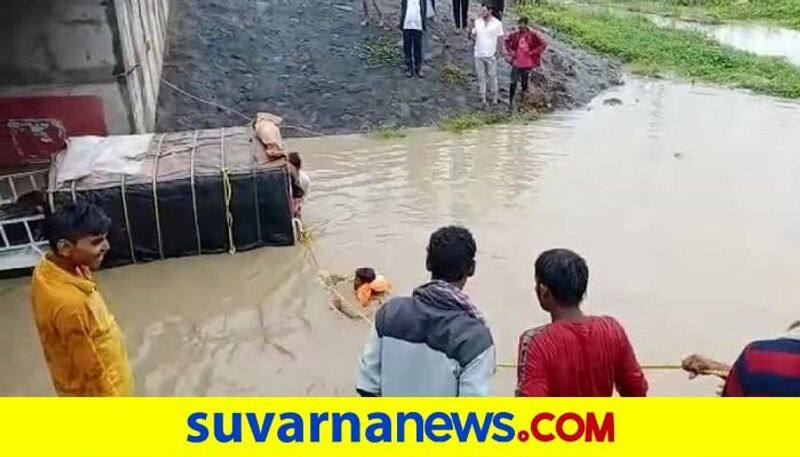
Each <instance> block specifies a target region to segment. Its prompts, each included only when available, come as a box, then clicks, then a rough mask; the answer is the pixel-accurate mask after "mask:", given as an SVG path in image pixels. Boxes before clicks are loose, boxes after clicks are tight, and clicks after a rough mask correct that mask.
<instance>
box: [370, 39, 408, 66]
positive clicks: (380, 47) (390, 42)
mask: <svg viewBox="0 0 800 457" xmlns="http://www.w3.org/2000/svg"><path fill="white" fill-rule="evenodd" d="M396 41H397V40H396V39H395V38H392V37H388V36H379V37H375V38H374V39H370V40H369V41H367V42H366V43H364V45H363V46H362V47H361V51H362V53H363V55H364V59H365V60H366V61H367V63H368V64H369V65H373V66H383V67H390V68H392V67H399V66H401V65H402V64H403V55H402V53H401V52H400V49H399V48H398V47H397V43H396Z"/></svg>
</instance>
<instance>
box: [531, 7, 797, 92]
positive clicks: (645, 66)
mask: <svg viewBox="0 0 800 457" xmlns="http://www.w3.org/2000/svg"><path fill="white" fill-rule="evenodd" d="M520 13H521V14H526V15H527V16H529V17H531V18H533V20H535V21H536V22H537V23H539V24H542V25H545V26H548V27H550V28H552V29H554V30H556V31H558V32H561V33H564V34H566V35H568V36H570V37H571V38H572V39H573V40H574V41H575V42H577V43H578V44H579V45H582V46H586V47H589V48H593V49H595V50H597V51H599V52H601V53H605V54H610V55H612V56H615V57H617V58H619V59H620V60H622V61H623V62H625V63H627V64H630V65H631V67H632V68H633V70H634V71H636V72H639V73H644V74H648V75H652V76H655V75H663V74H671V73H673V74H676V75H678V76H683V77H687V78H696V79H698V80H702V81H707V82H711V83H716V84H724V85H728V86H734V87H741V88H745V89H751V90H753V91H756V92H760V93H764V94H769V95H777V96H782V97H788V98H800V68H798V67H795V66H793V65H792V64H790V63H789V62H788V61H786V60H785V59H781V58H776V57H763V56H756V55H754V54H751V53H748V52H744V51H738V50H734V49H733V48H730V47H727V46H724V45H721V44H719V43H717V42H716V41H714V40H712V39H711V38H708V37H706V36H704V35H702V34H700V33H698V32H693V31H687V30H677V29H672V28H662V27H659V26H657V25H655V24H653V23H652V22H650V21H649V20H647V19H645V18H640V17H635V16H623V15H615V14H613V13H608V12H594V11H590V10H587V9H585V8H580V7H567V6H557V5H553V4H541V5H532V6H523V7H520Z"/></svg>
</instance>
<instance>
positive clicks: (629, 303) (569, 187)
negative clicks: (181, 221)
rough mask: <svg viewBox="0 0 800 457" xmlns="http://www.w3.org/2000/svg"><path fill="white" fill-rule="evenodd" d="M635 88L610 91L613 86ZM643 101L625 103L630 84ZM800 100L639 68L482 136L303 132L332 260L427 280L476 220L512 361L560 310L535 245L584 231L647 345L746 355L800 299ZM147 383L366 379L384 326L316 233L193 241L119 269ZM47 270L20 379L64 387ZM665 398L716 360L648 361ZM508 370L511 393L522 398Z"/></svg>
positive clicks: (9, 291) (0, 385) (308, 384)
mask: <svg viewBox="0 0 800 457" xmlns="http://www.w3.org/2000/svg"><path fill="white" fill-rule="evenodd" d="M612 97H613V98H616V99H618V100H613V103H612V101H611V100H610V99H611V98H612ZM618 101H621V104H620V103H618ZM797 125H800V106H798V105H797V104H793V103H789V102H783V101H778V100H774V99H770V98H766V97H760V96H754V95H750V94H747V93H744V92H737V91H724V90H720V89H714V88H708V87H703V86H690V85H684V84H676V83H672V82H668V81H649V80H641V79H632V80H630V81H628V83H627V84H626V85H624V86H621V87H618V88H615V89H614V90H612V91H610V92H608V93H606V94H604V95H603V96H602V97H600V98H599V99H597V100H595V101H594V102H593V103H592V104H591V105H590V107H588V108H587V109H584V110H579V111H574V112H569V113H560V114H555V115H551V116H548V117H547V118H545V119H543V120H541V121H539V122H537V123H535V124H533V125H529V126H502V127H497V128H492V129H486V130H480V131H475V132H471V133H467V134H465V135H452V134H449V133H444V132H439V131H434V130H417V131H412V132H411V133H410V134H409V136H408V137H407V138H403V139H397V140H388V141H381V140H372V139H368V138H364V137H361V136H342V137H328V138H318V139H305V140H295V141H292V146H293V147H295V148H296V149H298V150H300V151H302V152H303V154H304V156H305V162H306V167H307V168H308V169H309V171H310V173H311V176H312V179H313V183H312V191H311V199H310V201H309V202H308V205H307V206H306V208H305V210H304V211H305V218H306V220H307V225H311V226H315V227H316V229H315V232H316V235H317V236H316V240H315V241H314V246H315V250H316V251H317V253H318V255H319V259H320V262H321V264H322V265H323V266H324V268H325V269H327V270H329V271H332V272H337V273H341V274H347V273H349V272H351V271H352V270H353V269H354V268H355V267H358V266H364V265H369V266H374V267H375V268H377V269H378V270H380V271H381V272H383V273H385V274H386V275H388V276H389V277H390V278H391V279H392V281H393V282H394V285H395V290H396V291H397V292H400V293H406V292H409V291H410V290H411V288H412V287H414V286H415V285H416V284H418V283H420V282H422V281H424V280H425V279H426V275H425V270H424V254H425V253H424V248H425V245H426V241H427V237H428V235H429V234H430V232H431V231H432V230H434V229H435V228H437V227H438V226H440V225H442V224H448V223H453V222H456V223H461V224H464V225H466V226H468V227H469V228H470V229H472V230H473V232H474V233H475V236H476V239H477V242H478V247H479V255H478V260H477V262H478V265H477V274H476V277H475V278H474V280H473V281H472V282H471V283H469V284H468V286H467V292H468V293H469V294H471V295H472V296H473V298H474V299H475V301H476V303H477V304H478V305H479V306H480V307H481V308H482V309H483V310H484V312H485V313H486V315H487V318H488V320H489V323H490V326H491V328H492V330H493V333H494V338H495V341H496V344H497V348H498V358H499V360H500V361H502V362H514V361H515V357H516V341H517V336H518V334H519V333H520V332H521V331H522V330H523V329H525V328H527V327H530V326H534V325H539V324H542V323H544V322H545V321H546V316H545V314H543V313H542V312H541V311H540V310H539V309H538V306H537V305H536V304H535V303H534V297H533V293H532V264H533V259H534V258H535V256H536V254H537V253H539V252H540V251H542V250H543V249H546V248H550V247H555V246H559V247H570V248H573V249H575V250H576V251H578V252H579V253H581V254H583V255H584V256H585V257H586V259H587V260H588V263H589V267H590V284H589V293H588V299H587V303H586V304H585V308H586V310H587V311H588V312H590V313H607V314H611V315H614V316H616V317H617V318H619V319H620V320H621V321H622V322H623V324H624V325H625V326H626V327H627V329H628V331H629V334H630V336H631V339H632V341H633V344H634V346H635V348H636V350H637V353H638V356H639V359H640V361H641V362H642V363H643V364H662V363H677V362H678V361H679V360H680V358H681V357H682V356H684V355H686V354H688V353H690V352H693V351H701V352H704V353H706V354H708V355H711V356H715V357H718V358H720V359H722V360H732V359H733V358H734V357H735V356H736V355H737V354H738V352H739V351H740V350H741V348H742V346H743V345H744V344H745V343H747V342H748V341H749V340H751V339H754V338H761V337H771V336H774V335H776V334H778V333H779V332H781V331H782V330H784V328H785V327H786V326H787V325H788V324H789V323H790V322H791V321H793V320H796V319H798V317H799V316H798V311H799V310H800V286H798V283H797V275H796V263H797V262H796V258H795V256H794V253H795V252H797V250H798V249H800V199H799V198H798V195H800V154H798V153H797V152H798V151H797V145H798V144H800V129H798V128H797ZM100 281H101V287H102V289H103V291H104V293H105V295H106V298H107V301H108V303H109V304H110V306H111V307H112V309H113V311H114V312H115V313H116V315H117V318H118V320H119V322H120V324H121V325H122V327H123V329H124V331H125V332H126V335H127V339H128V344H129V351H130V354H131V358H132V359H133V363H134V371H135V375H136V383H137V385H136V391H137V393H138V394H140V395H353V394H354V390H353V383H354V376H355V370H356V366H357V357H358V354H359V351H360V349H361V346H362V344H363V342H364V340H365V338H366V336H367V331H368V327H367V326H366V325H365V324H364V323H363V322H362V321H358V320H350V319H348V318H345V317H342V316H341V315H339V314H337V313H335V312H333V311H332V310H331V308H330V307H329V303H330V301H331V298H330V296H329V295H328V294H327V293H326V292H325V291H324V290H323V289H322V288H321V287H320V284H319V282H318V280H317V271H316V269H315V268H314V267H313V266H312V263H311V262H310V259H309V252H308V251H307V250H306V249H305V248H303V247H294V248H279V249H275V248H266V249H260V250H256V251H251V252H246V253H241V254H237V255H235V256H228V255H217V256H206V257H199V258H184V259H173V260H167V261H162V262H155V263H151V264H144V265H134V266H129V267H123V268H118V269H113V270H107V271H103V272H101V273H100ZM27 282H28V280H27V279H26V278H21V279H13V280H4V281H0V303H2V306H0V345H2V347H3V348H4V349H3V352H2V355H0V363H2V365H3V366H5V367H7V369H6V370H3V371H2V373H0V394H2V395H50V394H52V392H53V391H52V387H51V386H50V383H49V379H48V374H47V370H46V367H45V364H44V362H43V359H42V354H41V350H40V347H39V342H38V341H37V338H36V334H35V330H34V324H33V320H32V318H31V313H30V309H29V304H28V294H29V289H28V286H27ZM647 374H648V378H649V380H650V383H651V394H652V395H713V393H714V391H715V387H716V385H715V382H714V381H713V380H710V379H706V380H696V381H692V382H689V381H688V380H686V379H685V376H684V375H683V374H681V373H677V372H658V371H648V372H647ZM514 376H515V375H514V372H513V370H509V369H502V368H501V369H499V370H498V375H497V376H496V389H495V391H496V393H497V394H499V395H512V394H513V383H514Z"/></svg>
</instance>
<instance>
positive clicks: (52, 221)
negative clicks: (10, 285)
mask: <svg viewBox="0 0 800 457" xmlns="http://www.w3.org/2000/svg"><path fill="white" fill-rule="evenodd" d="M110 227H111V220H110V219H109V218H108V216H106V215H105V214H104V213H103V212H102V211H101V210H100V209H99V208H98V207H97V206H94V205H92V204H88V203H83V202H81V203H77V204H73V205H69V206H67V207H65V208H63V209H62V210H61V211H60V212H58V213H56V214H53V215H51V216H50V217H49V218H48V219H47V221H46V225H45V230H46V233H47V238H48V240H49V242H50V248H51V250H52V252H50V253H48V254H47V255H46V256H45V257H44V258H43V259H42V260H41V261H40V262H39V264H38V265H37V266H36V269H35V270H34V271H33V280H32V291H31V302H32V305H33V314H34V317H35V319H36V329H37V331H38V332H39V339H40V340H41V342H42V349H43V350H44V358H45V360H46V361H47V365H48V367H49V369H50V375H51V377H52V379H53V385H54V386H55V389H56V392H57V393H58V395H60V396H124V395H130V394H131V393H132V390H133V375H132V373H131V369H130V366H129V364H128V355H127V352H126V349H125V340H124V337H123V335H122V332H121V331H120V329H119V326H118V325H117V322H116V320H115V319H114V316H113V315H112V314H111V313H110V312H109V310H108V308H107V307H106V304H105V302H104V301H103V297H102V296H101V295H100V292H99V291H98V290H97V284H96V283H95V282H94V279H93V278H92V271H93V270H97V269H98V268H100V264H101V263H102V262H103V258H104V257H105V255H106V252H108V249H109V245H108V240H107V239H106V235H107V234H108V230H109V228H110Z"/></svg>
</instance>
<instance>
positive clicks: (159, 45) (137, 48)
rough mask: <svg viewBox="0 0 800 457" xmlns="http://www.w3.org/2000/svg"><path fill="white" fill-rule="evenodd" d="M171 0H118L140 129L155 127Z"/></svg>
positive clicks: (130, 87)
mask: <svg viewBox="0 0 800 457" xmlns="http://www.w3.org/2000/svg"><path fill="white" fill-rule="evenodd" d="M169 3H170V0H114V5H115V10H116V19H117V27H118V30H119V38H120V44H121V49H122V57H123V63H124V66H125V68H126V69H127V71H126V82H127V86H128V90H129V92H130V93H131V97H130V101H131V109H132V114H133V119H134V124H135V127H136V131H138V132H146V131H152V130H153V127H154V125H155V119H156V104H157V102H158V90H159V87H160V79H159V78H160V76H161V69H162V67H163V65H164V51H165V49H166V41H167V24H168V22H169Z"/></svg>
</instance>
